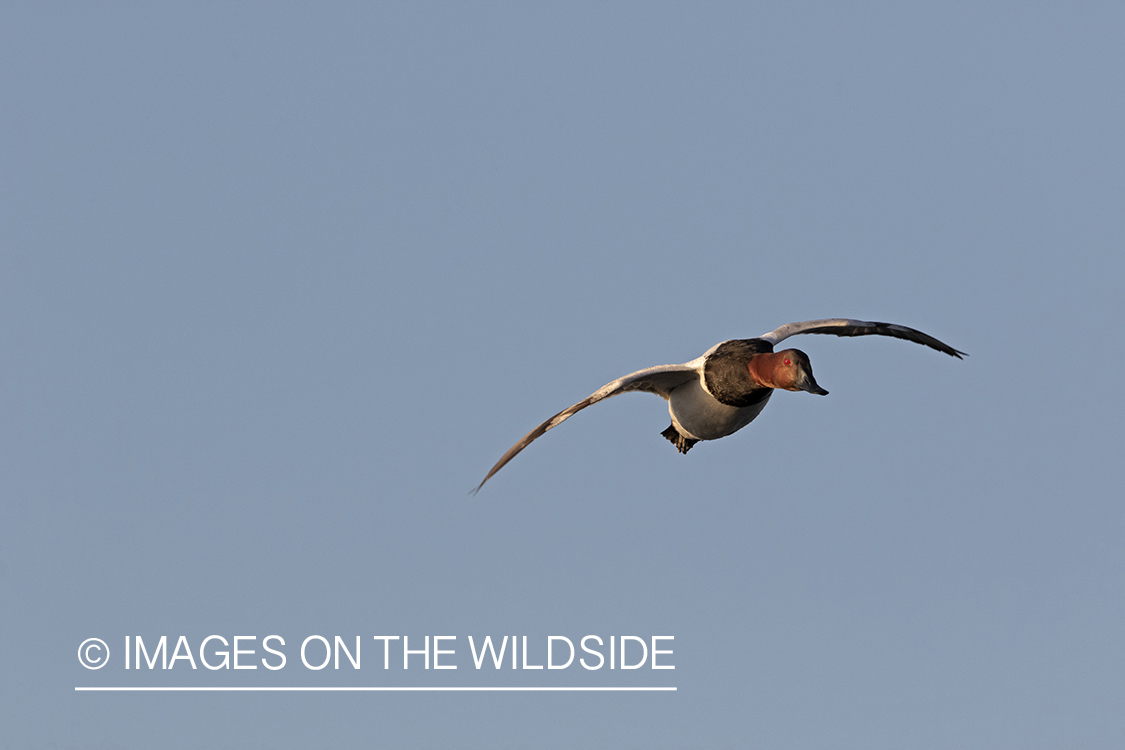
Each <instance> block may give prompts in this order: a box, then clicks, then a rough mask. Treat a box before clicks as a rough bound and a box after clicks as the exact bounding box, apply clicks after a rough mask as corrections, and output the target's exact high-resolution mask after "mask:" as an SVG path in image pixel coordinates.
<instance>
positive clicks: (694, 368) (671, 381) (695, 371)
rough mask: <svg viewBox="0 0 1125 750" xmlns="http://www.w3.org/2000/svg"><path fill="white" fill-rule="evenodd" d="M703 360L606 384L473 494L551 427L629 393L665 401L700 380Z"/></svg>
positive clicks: (539, 430)
mask: <svg viewBox="0 0 1125 750" xmlns="http://www.w3.org/2000/svg"><path fill="white" fill-rule="evenodd" d="M702 367H703V364H702V358H700V359H696V360H692V361H691V362H686V363H684V364H682V365H658V366H656V367H647V368H645V369H643V370H637V371H636V372H634V373H630V374H628V375H626V376H625V377H622V378H618V379H617V380H614V381H613V382H611V383H606V384H605V385H603V386H602V387H601V388H599V389H598V390H596V391H594V392H593V393H591V394H590V395H589V396H587V397H586V398H584V399H582V400H581V401H579V402H578V403H577V404H575V405H574V406H570V407H568V408H566V409H563V410H562V411H560V412H559V413H558V414H556V415H555V416H553V417H551V418H550V419H548V420H546V421H544V422H543V423H542V424H540V425H539V426H538V427H536V428H535V429H534V430H532V431H531V432H529V433H527V434H526V435H524V436H523V438H522V439H520V441H519V442H518V443H516V444H515V445H513V446H512V447H511V448H509V449H508V452H507V453H505V454H504V455H503V456H501V457H500V460H499V461H497V462H496V465H495V466H493V467H492V469H491V470H489V472H488V475H487V476H486V477H485V478H484V479H483V480H482V481H481V483H480V484H478V485H477V488H476V489H475V490H473V494H474V495H475V494H476V493H477V492H480V488H481V487H483V486H484V483H485V482H487V481H488V480H489V479H491V478H492V475H493V474H495V473H496V472H498V471H500V469H502V468H504V464H506V463H508V462H509V461H511V460H512V459H513V458H515V457H516V455H518V454H519V452H520V451H522V450H523V449H524V448H526V447H527V446H528V445H530V444H531V442H532V441H533V440H535V439H536V438H538V437H539V436H541V435H542V434H543V433H545V432H546V431H547V430H549V429H551V428H552V427H557V426H559V425H560V424H562V423H563V422H565V421H566V420H568V419H570V418H571V417H572V416H574V415H575V414H577V413H578V412H580V411H582V410H583V409H585V408H586V407H587V406H590V405H592V404H596V403H598V402H599V401H603V400H605V399H607V398H609V397H611V396H617V395H619V394H622V393H629V392H630V391H644V392H646V393H655V394H656V395H657V396H660V397H661V398H663V399H667V398H668V394H669V393H671V391H672V389H674V388H676V387H677V386H681V385H683V384H684V383H687V382H689V381H690V380H692V379H693V378H698V377H699V373H700V372H701V371H702Z"/></svg>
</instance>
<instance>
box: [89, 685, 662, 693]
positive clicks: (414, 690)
mask: <svg viewBox="0 0 1125 750" xmlns="http://www.w3.org/2000/svg"><path fill="white" fill-rule="evenodd" d="M74 689H75V691H76V692H110V693H114V692H116V693H126V692H141V693H146V692H147V693H234V692H240V693H284V692H289V693H292V692H309V693H311V692H337V693H347V692H351V693H363V692H368V693H370V692H382V693H420V692H431V693H434V692H462V693H466V692H485V693H503V692H540V693H545V692H555V693H563V692H571V693H576V692H603V693H604V692H636V693H640V692H675V690H676V688H674V687H514V686H511V687H484V686H475V687H387V686H378V687H299V686H297V687H75V688H74Z"/></svg>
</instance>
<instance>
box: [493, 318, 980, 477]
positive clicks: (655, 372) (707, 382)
mask: <svg viewBox="0 0 1125 750" xmlns="http://www.w3.org/2000/svg"><path fill="white" fill-rule="evenodd" d="M801 333H825V334H832V335H834V336H893V337H894V338H898V339H906V340H907V341H913V342H915V343H917V344H923V345H925V346H928V347H930V348H931V349H936V350H938V351H939V352H944V353H945V354H948V355H949V356H951V357H956V358H957V359H961V356H962V355H964V354H965V352H961V351H958V350H956V349H954V348H953V347H951V346H949V345H948V344H944V343H942V342H941V341H938V340H937V339H935V338H934V337H933V336H929V335H927V334H925V333H922V332H921V331H916V330H914V329H913V328H907V327H906V326H900V325H896V324H894V323H875V322H868V321H865V320H849V319H847V318H830V319H826V320H806V321H803V322H801V323H789V324H787V325H783V326H781V327H780V328H778V329H776V330H773V331H770V332H769V333H767V334H764V335H762V336H759V337H758V338H756V339H732V340H730V341H723V342H720V343H718V344H715V345H714V346H713V347H711V348H710V349H708V350H707V351H706V352H704V354H703V356H702V357H698V358H696V359H693V360H692V361H690V362H685V363H683V364H682V365H658V366H657V367H647V368H645V369H643V370H637V371H636V372H634V373H631V374H629V375H626V376H625V377H622V378H618V379H617V380H614V381H613V382H611V383H606V384H605V385H603V386H602V387H601V388H599V389H598V390H596V391H594V392H593V393H592V394H590V395H589V396H588V397H587V398H585V399H583V400H581V401H579V402H578V403H577V404H575V405H574V406H571V407H569V408H566V409H563V410H562V411H560V412H559V413H558V414H556V415H555V416H553V417H551V418H550V419H548V420H546V421H545V422H543V423H542V424H540V425H539V426H538V427H536V428H535V429H534V430H532V431H531V432H529V433H527V434H526V435H524V436H523V438H522V439H521V440H520V441H519V442H518V443H516V444H515V445H513V446H512V447H511V448H509V449H508V452H507V453H505V454H504V455H503V456H501V457H500V460H499V461H497V462H496V465H495V466H493V467H492V469H491V470H490V471H489V472H488V475H487V476H485V478H484V479H483V480H482V481H481V483H480V484H478V485H477V488H476V489H475V490H473V493H474V494H476V493H477V492H479V491H480V488H481V487H483V486H484V483H485V482H487V481H488V480H489V479H491V478H492V476H493V475H494V474H495V473H496V472H498V471H500V469H502V468H504V464H506V463H508V462H509V461H511V460H512V459H513V458H515V457H516V455H517V454H518V453H519V452H520V451H522V450H523V449H524V448H526V447H527V446H528V445H530V444H531V442H532V441H533V440H535V439H536V438H537V437H539V436H540V435H542V434H543V433H545V432H546V431H547V430H549V429H551V428H552V427H557V426H558V425H560V424H562V423H563V422H565V421H566V420H567V419H569V418H570V417H572V416H574V415H575V414H577V413H578V412H580V411H582V410H583V409H585V408H586V407H587V406H590V405H591V404H596V403H598V402H599V401H602V400H603V399H607V398H609V397H610V396H616V395H618V394H621V393H629V392H630V391H645V392H647V393H655V394H656V395H657V396H660V397H661V398H663V399H664V400H665V401H667V402H668V413H669V414H671V416H672V424H670V425H669V426H668V429H666V430H664V432H662V433H660V434H661V435H663V436H664V437H666V438H667V439H668V440H669V441H671V443H672V444H673V445H675V446H676V449H677V450H679V452H680V453H687V452H688V451H689V450H691V447H692V446H693V445H695V444H696V443H698V442H699V441H701V440H718V439H719V438H721V437H726V436H727V435H730V434H731V433H734V432H738V431H739V430H741V429H742V428H743V427H745V426H746V425H748V424H750V423H751V422H752V421H754V418H755V417H757V416H758V415H759V414H760V413H761V412H762V409H764V408H765V406H766V402H767V401H769V398H770V396H771V395H772V394H773V392H774V390H776V389H782V390H786V391H807V392H808V393H815V394H817V395H819V396H826V395H828V391H826V390H824V389H823V388H821V387H820V386H819V385H818V384H817V382H816V379H815V378H814V377H813V373H812V365H811V364H810V363H809V357H808V355H807V354H805V353H804V352H803V351H801V350H800V349H785V350H783V351H780V352H774V350H773V348H774V346H775V345H776V344H778V343H780V342H782V341H784V340H785V339H787V338H789V337H790V336H796V335H797V334H801Z"/></svg>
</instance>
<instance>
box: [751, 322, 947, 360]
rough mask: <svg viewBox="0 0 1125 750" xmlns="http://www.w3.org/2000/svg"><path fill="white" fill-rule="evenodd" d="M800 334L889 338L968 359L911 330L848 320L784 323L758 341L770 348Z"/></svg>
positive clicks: (941, 343) (944, 345)
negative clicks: (903, 340)
mask: <svg viewBox="0 0 1125 750" xmlns="http://www.w3.org/2000/svg"><path fill="white" fill-rule="evenodd" d="M800 333H826V334H831V335H833V336H892V337H894V338H896V339H905V340H906V341H913V342H914V343H916V344H922V345H923V346H928V347H930V348H931V349H936V350H938V351H939V352H942V353H944V354H948V355H949V356H951V357H956V358H957V359H961V357H962V355H964V356H968V355H966V354H965V352H962V351H958V350H956V349H954V348H953V347H952V346H950V345H949V344H946V343H943V342H941V341H938V340H937V339H935V338H934V337H933V336H930V335H929V334H926V333H922V332H921V331H918V330H915V329H913V328H907V327H906V326H900V325H898V324H897V323H878V322H872V321H866V320H849V319H848V318H826V319H824V320H806V321H804V322H801V323H788V324H786V325H783V326H782V327H781V328H778V329H777V330H774V331H770V332H769V333H767V334H765V335H764V336H760V337H759V338H761V339H763V340H765V341H768V342H770V343H771V344H777V343H779V342H781V341H784V340H785V339H787V338H789V337H790V336H796V335H797V334H800Z"/></svg>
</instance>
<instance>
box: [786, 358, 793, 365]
mask: <svg viewBox="0 0 1125 750" xmlns="http://www.w3.org/2000/svg"><path fill="white" fill-rule="evenodd" d="M785 364H787V365H791V364H793V360H791V359H789V357H786V358H785Z"/></svg>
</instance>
